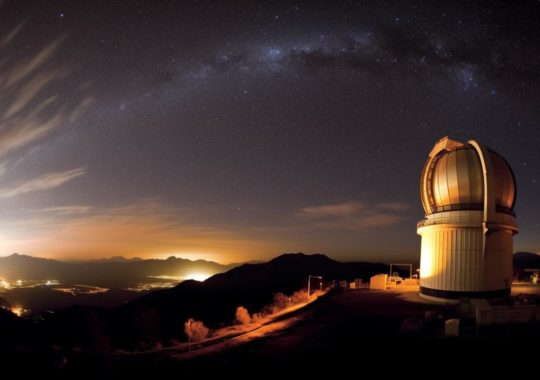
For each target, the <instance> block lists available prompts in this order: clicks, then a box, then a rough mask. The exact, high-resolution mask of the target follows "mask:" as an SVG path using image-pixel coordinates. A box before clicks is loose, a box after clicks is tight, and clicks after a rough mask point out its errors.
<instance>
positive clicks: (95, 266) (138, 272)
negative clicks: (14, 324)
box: [0, 253, 232, 288]
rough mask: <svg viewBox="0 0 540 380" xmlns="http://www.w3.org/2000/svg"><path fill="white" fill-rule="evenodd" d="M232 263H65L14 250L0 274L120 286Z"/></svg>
mask: <svg viewBox="0 0 540 380" xmlns="http://www.w3.org/2000/svg"><path fill="white" fill-rule="evenodd" d="M231 268H232V266H229V265H221V264H218V263H215V262H212V261H205V260H196V261H191V260H188V259H182V258H177V257H174V256H171V257H169V258H167V259H166V260H159V259H150V260H141V259H137V258H134V259H125V258H123V257H119V256H116V257H113V258H110V259H99V260H91V261H78V262H65V261H58V260H52V259H43V258H38V257H33V256H27V255H20V254H17V253H14V254H12V255H11V256H7V257H0V277H1V278H5V279H9V280H11V281H16V280H19V279H23V280H42V281H43V280H58V281H60V282H61V283H62V284H85V285H93V286H101V287H106V288H123V287H128V286H132V285H134V284H136V283H139V282H145V281H148V276H160V275H167V276H177V277H182V276H189V275H191V274H193V273H206V274H208V275H212V274H215V273H220V272H225V271H227V270H229V269H231Z"/></svg>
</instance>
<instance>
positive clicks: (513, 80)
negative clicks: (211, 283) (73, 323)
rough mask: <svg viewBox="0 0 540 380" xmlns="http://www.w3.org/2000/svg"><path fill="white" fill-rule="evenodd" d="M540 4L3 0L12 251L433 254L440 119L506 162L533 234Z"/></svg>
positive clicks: (1, 195)
mask: <svg viewBox="0 0 540 380" xmlns="http://www.w3.org/2000/svg"><path fill="white" fill-rule="evenodd" d="M539 11H540V5H539V4H538V3H537V2H532V1H531V2H527V1H523V2H518V3H515V4H508V5H505V4H504V2H503V3H500V4H499V3H497V2H489V3H477V2H463V3H459V4H450V5H445V4H442V5H426V4H423V3H420V2H418V3H416V2H407V3H403V2H381V1H374V2H369V1H361V2H352V1H347V2H337V3H332V4H329V3H327V4H324V3H317V2H312V1H310V2H290V3H287V4H286V3H277V4H273V3H271V2H260V3H256V2H253V3H249V4H248V3H241V2H215V3H212V2H204V1H203V2H190V1H183V2H177V3H169V2H159V3H157V2H156V3H154V2H137V1H135V2H126V3H120V2H118V3H115V4H111V2H69V3H66V2H60V1H58V2H57V1H50V2H47V3H37V4H29V3H23V2H16V1H13V2H9V1H8V2H2V3H0V25H1V26H0V117H1V120H0V173H1V177H0V180H1V181H0V202H2V203H1V207H0V241H1V242H0V255H3V254H10V253H12V252H14V251H18V252H20V253H28V254H34V255H42V256H48V257H101V256H108V255H112V254H123V255H126V256H147V257H150V256H158V257H163V256H166V255H173V254H174V255H178V256H185V257H192V258H204V257H207V258H211V259H215V260H218V261H223V262H228V261H235V260H245V259H259V258H268V257H271V256H274V255H277V254H279V253H282V252H287V251H288V252H293V251H294V252H298V251H303V252H324V253H327V254H329V255H331V256H333V257H335V258H337V259H343V260H375V259H379V260H383V261H387V260H394V259H417V257H418V252H419V238H418V237H417V236H416V229H415V227H416V222H417V221H418V220H420V219H421V218H422V217H423V214H422V207H421V205H420V197H419V190H418V187H419V177H420V172H421V170H422V166H423V164H424V162H425V159H426V158H427V154H428V152H429V150H430V149H431V147H432V145H433V143H434V142H435V141H436V140H437V139H439V138H441V137H443V136H445V135H449V136H450V137H451V138H453V139H456V140H461V141H466V140H468V139H477V140H478V141H480V142H482V143H485V144H486V145H488V146H490V147H491V148H493V149H495V150H497V151H498V152H500V153H501V154H502V155H504V156H505V157H506V158H507V159H508V161H509V163H510V164H511V166H512V167H513V169H514V171H515V174H516V179H517V183H518V201H517V207H516V213H517V215H518V218H519V219H518V220H519V222H520V234H519V235H518V236H517V238H516V250H534V251H538V250H540V240H539V239H538V238H537V236H539V233H540V218H539V217H538V215H540V202H537V197H538V190H539V188H538V180H540V150H539V149H538V145H539V144H540V130H539V128H538V126H539V125H540V107H539V106H540V44H539V41H538V35H539V33H538V32H539V30H538V27H537V20H538V19H539V18H538V17H539V16H540V12H539ZM388 236H391V237H392V238H390V239H389V238H388Z"/></svg>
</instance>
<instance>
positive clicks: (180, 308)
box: [46, 254, 387, 351]
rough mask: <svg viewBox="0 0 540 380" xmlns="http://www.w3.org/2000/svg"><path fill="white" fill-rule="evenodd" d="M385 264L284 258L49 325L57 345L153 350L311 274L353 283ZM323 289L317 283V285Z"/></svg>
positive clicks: (300, 284)
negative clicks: (190, 324)
mask: <svg viewBox="0 0 540 380" xmlns="http://www.w3.org/2000/svg"><path fill="white" fill-rule="evenodd" d="M386 270H387V266H386V265H384V264H370V263H340V262H337V261H334V260H331V259H329V258H328V257H326V256H324V255H303V254H285V255H282V256H280V257H278V258H276V259H274V260H271V261H270V262H267V263H263V264H246V265H243V266H241V267H238V268H234V269H232V270H230V271H228V272H226V273H222V274H218V275H215V276H213V277H211V278H209V279H208V280H206V281H205V282H197V281H184V282H183V283H181V284H180V285H178V286H176V287H174V288H171V289H167V290H162V291H157V292H153V293H150V294H148V295H145V296H143V297H142V298H140V299H138V300H136V301H132V302H130V303H128V304H126V305H123V306H122V307H119V308H114V309H97V308H71V309H68V310H65V311H63V312H61V313H58V314H57V315H54V316H53V317H51V318H49V319H48V320H47V321H46V329H47V331H48V332H50V339H51V340H54V341H55V344H57V345H59V346H62V347H66V348H68V349H69V348H71V347H82V348H84V349H90V350H94V351H108V350H115V349H124V350H135V349H151V348H153V347H155V345H156V344H160V345H167V344H171V343H173V342H174V341H178V340H180V341H184V340H185V339H186V337H185V334H184V331H183V326H184V323H185V321H186V320H187V319H188V318H195V319H197V320H201V321H203V322H204V323H205V324H206V325H207V326H209V327H211V328H217V327H220V326H223V325H228V324H231V323H232V321H233V320H234V317H235V311H236V308H237V307H238V306H244V307H246V308H247V309H248V310H249V311H250V312H251V313H254V312H259V311H260V310H261V309H262V308H263V307H264V306H265V305H268V304H270V303H271V302H272V298H273V295H274V294H275V293H278V292H282V293H285V294H291V293H293V292H294V291H296V290H298V289H300V288H305V287H306V286H307V278H308V275H310V274H312V275H320V276H323V281H330V280H333V279H338V280H340V279H347V280H351V279H354V278H358V277H363V278H365V279H367V278H369V276H371V275H373V274H375V273H380V272H385V271H386ZM314 285H315V286H317V287H318V282H316V283H315V284H314Z"/></svg>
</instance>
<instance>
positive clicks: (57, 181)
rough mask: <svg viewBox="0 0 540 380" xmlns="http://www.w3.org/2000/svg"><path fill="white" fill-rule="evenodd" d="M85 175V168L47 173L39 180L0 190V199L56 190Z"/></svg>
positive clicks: (35, 179) (16, 184)
mask: <svg viewBox="0 0 540 380" xmlns="http://www.w3.org/2000/svg"><path fill="white" fill-rule="evenodd" d="M84 173H85V170H84V168H77V169H73V170H68V171H64V172H55V173H45V174H42V175H40V176H39V177H37V178H34V179H31V180H28V181H25V182H19V183H15V184H13V185H11V186H7V187H3V188H0V198H10V197H15V196H17V195H21V194H26V193H30V192H34V191H40V190H48V189H54V188H56V187H58V186H61V185H63V184H64V183H66V182H68V181H71V180H72V179H74V178H77V177H79V176H81V175H83V174H84Z"/></svg>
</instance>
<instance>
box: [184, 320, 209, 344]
mask: <svg viewBox="0 0 540 380" xmlns="http://www.w3.org/2000/svg"><path fill="white" fill-rule="evenodd" d="M184 332H185V333H186V335H187V336H188V340H189V342H190V343H191V342H200V341H201V340H203V339H205V338H206V337H207V336H208V332H209V330H208V327H206V326H205V325H204V323H202V322H201V321H196V320H194V319H193V318H189V319H188V320H187V322H186V323H185V324H184Z"/></svg>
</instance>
